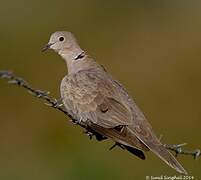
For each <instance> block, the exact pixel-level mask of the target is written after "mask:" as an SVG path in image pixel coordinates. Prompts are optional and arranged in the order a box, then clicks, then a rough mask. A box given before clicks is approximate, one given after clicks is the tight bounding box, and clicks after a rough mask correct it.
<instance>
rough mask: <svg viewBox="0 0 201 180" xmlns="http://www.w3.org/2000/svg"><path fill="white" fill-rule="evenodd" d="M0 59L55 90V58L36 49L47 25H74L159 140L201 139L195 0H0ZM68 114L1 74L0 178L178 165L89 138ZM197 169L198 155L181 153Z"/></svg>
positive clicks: (60, 69)
mask: <svg viewBox="0 0 201 180" xmlns="http://www.w3.org/2000/svg"><path fill="white" fill-rule="evenodd" d="M0 27H1V28H0V39H1V40H0V48H1V58H0V59H1V60H0V69H9V70H13V71H14V72H15V73H17V74H18V75H21V76H22V77H24V78H25V79H26V80H28V81H29V82H30V83H31V84H32V85H33V86H34V87H37V88H41V89H44V90H49V91H50V92H51V93H52V94H53V95H54V96H56V97H59V86H60V81H61V79H62V77H63V76H64V75H65V74H66V73H67V71H66V66H65V64H64V62H63V61H62V60H61V58H60V57H59V56H58V55H56V54H55V53H53V52H49V53H44V54H43V53H41V51H40V49H41V47H42V46H43V45H44V44H45V43H47V41H48V39H49V36H50V34H51V33H52V32H54V31H58V30H67V31H72V32H73V33H74V34H75V35H76V37H77V38H78V40H79V42H80V44H81V47H82V48H83V49H86V50H87V52H88V53H89V54H91V55H92V56H93V57H94V58H95V59H96V60H97V61H98V62H99V63H101V64H103V65H104V66H105V67H106V69H107V70H108V71H109V72H111V73H112V74H113V76H114V77H115V78H116V79H118V80H119V81H120V82H122V83H123V84H124V86H126V88H127V90H128V91H129V94H130V95H132V96H133V97H134V99H135V101H136V102H137V103H138V105H139V106H140V108H141V109H142V110H143V112H145V114H146V116H147V117H148V119H149V121H150V123H151V124H152V126H153V128H154V130H155V132H156V134H157V135H158V136H159V135H160V134H163V136H164V138H163V142H164V143H183V142H187V143H188V147H186V148H190V149H195V148H201V146H200V138H201V132H200V129H201V123H200V121H201V110H200V109H201V93H200V92H201V35H200V34H201V3H199V1H187V0H183V1H173V0H169V1H159V0H147V1H145V0H125V1H115V0H111V1H105V0H102V1H98V0H85V1H82V0H73V1H70V0H65V1H64V0H58V1H53V0H48V1H47V0H44V1H39V0H26V1H25V0H18V1H5V0H1V6H0ZM82 131H83V130H82V129H81V128H79V127H77V126H73V125H71V124H70V123H68V118H67V117H66V116H65V115H64V114H62V113H60V112H58V111H56V110H54V109H51V108H49V107H47V106H45V105H44V104H43V103H42V102H40V100H38V99H36V98H34V97H32V96H30V95H29V94H28V93H27V92H25V91H24V90H23V89H20V88H18V87H14V86H13V87H12V86H9V85H7V84H6V82H5V81H3V80H0V179H2V180H13V179H14V180H27V179H28V180H32V179H33V180H36V179H39V180H40V179H43V180H46V179H47V180H56V179H59V180H64V179H65V180H66V179H67V180H68V179H69V180H90V179H97V180H99V179H100V180H103V179H106V180H107V179H116V180H120V179H121V180H122V179H126V180H131V179H145V176H146V175H153V176H160V175H161V174H163V175H165V174H167V175H175V174H176V175H178V174H177V173H176V172H175V171H174V170H172V169H171V168H169V167H168V166H167V165H165V164H164V163H163V162H162V161H161V160H159V159H158V158H157V157H156V156H155V155H153V154H152V153H150V152H149V153H147V160H146V161H141V160H139V159H137V158H136V157H134V156H133V155H131V154H129V153H127V152H126V151H122V150H120V149H118V148H117V149H115V150H113V151H108V148H109V147H110V145H111V144H112V143H111V142H96V141H95V140H92V141H90V140H89V139H88V138H87V137H86V135H84V134H83V133H82ZM178 159H179V161H180V162H181V163H182V164H183V166H184V167H185V168H186V169H187V171H188V172H189V174H190V175H193V176H194V177H195V178H196V179H200V178H201V171H200V169H201V161H200V159H199V160H197V161H194V160H193V159H192V158H191V157H188V156H180V157H179V158H178Z"/></svg>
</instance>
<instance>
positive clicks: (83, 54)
mask: <svg viewBox="0 0 201 180" xmlns="http://www.w3.org/2000/svg"><path fill="white" fill-rule="evenodd" d="M84 56H85V53H84V52H81V53H80V54H79V55H78V56H77V57H76V58H75V59H74V60H78V59H82V58H83V57H84Z"/></svg>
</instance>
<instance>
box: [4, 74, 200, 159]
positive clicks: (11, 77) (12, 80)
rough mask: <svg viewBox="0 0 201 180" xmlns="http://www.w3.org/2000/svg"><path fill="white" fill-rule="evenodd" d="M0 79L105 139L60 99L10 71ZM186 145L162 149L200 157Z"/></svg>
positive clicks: (197, 151)
mask: <svg viewBox="0 0 201 180" xmlns="http://www.w3.org/2000/svg"><path fill="white" fill-rule="evenodd" d="M0 78H2V79H7V80H8V83H9V84H14V85H18V86H20V87H23V88H24V89H26V90H27V91H28V92H29V93H30V94H31V95H33V96H35V97H37V98H40V99H42V100H44V101H45V104H46V105H47V106H50V107H52V108H55V109H57V110H59V111H61V112H63V113H64V114H66V115H67V116H68V117H69V118H70V121H71V122H72V123H73V124H76V125H79V126H81V127H83V128H85V129H86V134H87V135H88V136H89V137H90V138H92V137H93V136H94V135H95V136H96V139H97V140H99V141H101V140H104V139H106V138H105V137H103V136H102V135H100V134H98V133H96V132H94V131H93V130H91V129H89V127H87V126H86V125H84V124H82V123H81V122H80V121H79V120H77V119H74V118H73V117H72V116H71V115H70V113H69V111H68V110H67V109H66V108H65V107H64V106H63V104H62V101H61V99H58V100H57V99H55V98H53V97H51V96H50V92H48V91H43V90H38V89H34V88H33V87H32V86H30V85H29V84H28V83H27V82H26V81H25V80H24V79H22V78H21V77H18V76H16V75H15V74H14V73H13V72H11V71H2V70H0ZM159 139H160V140H161V139H162V136H160V138H159ZM185 145H186V143H182V144H176V145H167V144H164V147H165V148H167V149H169V150H171V151H173V152H175V156H178V155H179V154H183V155H192V156H193V157H194V159H197V158H198V157H199V156H200V155H201V151H200V149H196V150H194V151H188V150H184V149H183V146H185ZM116 146H120V147H121V148H123V146H121V145H120V144H119V143H115V144H114V145H113V146H112V147H111V148H110V150H112V149H113V148H114V147H116Z"/></svg>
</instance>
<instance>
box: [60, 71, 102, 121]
mask: <svg viewBox="0 0 201 180" xmlns="http://www.w3.org/2000/svg"><path fill="white" fill-rule="evenodd" d="M60 92H61V98H62V101H63V104H64V106H65V107H66V108H67V109H68V110H69V111H70V112H71V115H72V116H73V117H75V118H78V119H80V117H79V114H81V113H83V112H85V111H87V110H88V109H93V108H94V109H96V107H97V104H96V103H95V102H94V99H95V98H97V94H98V81H96V79H94V78H93V77H90V75H89V74H88V73H87V72H86V73H85V72H79V73H76V74H72V75H68V76H65V77H64V78H63V80H62V82H61V86H60Z"/></svg>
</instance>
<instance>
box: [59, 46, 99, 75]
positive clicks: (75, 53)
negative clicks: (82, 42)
mask: <svg viewBox="0 0 201 180" xmlns="http://www.w3.org/2000/svg"><path fill="white" fill-rule="evenodd" d="M59 55H61V56H62V58H63V59H64V60H65V62H66V64H67V68H68V74H75V73H77V72H78V71H81V70H89V69H97V70H99V69H100V70H102V67H101V66H100V65H99V64H97V63H96V61H95V60H93V59H92V58H91V57H89V56H88V55H87V54H86V53H85V52H84V51H83V50H82V49H81V48H80V47H76V48H73V50H70V49H68V50H63V51H60V52H59Z"/></svg>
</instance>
